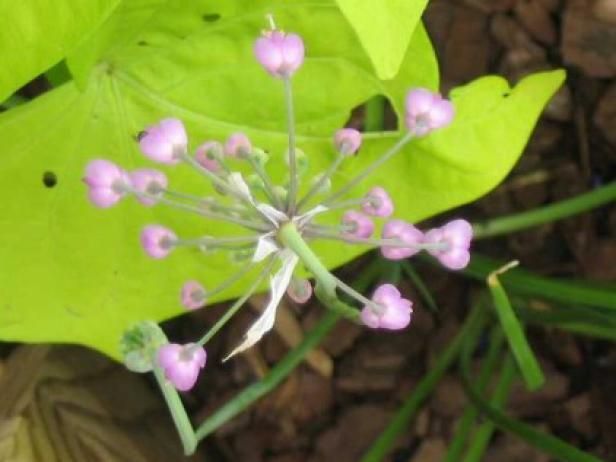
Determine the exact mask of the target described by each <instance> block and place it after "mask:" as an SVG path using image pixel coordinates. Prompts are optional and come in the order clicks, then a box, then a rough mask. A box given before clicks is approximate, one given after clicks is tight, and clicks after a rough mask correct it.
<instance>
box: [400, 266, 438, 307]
mask: <svg viewBox="0 0 616 462" xmlns="http://www.w3.org/2000/svg"><path fill="white" fill-rule="evenodd" d="M401 265H402V269H403V270H404V273H405V274H406V275H407V276H408V278H409V279H410V280H411V281H412V282H413V284H414V285H415V287H416V288H417V290H418V291H419V295H420V296H421V298H422V300H423V301H424V303H425V304H426V306H427V307H428V308H429V309H430V311H432V312H433V313H438V312H439V308H438V305H437V304H436V301H435V300H434V297H433V296H432V293H430V289H428V286H426V284H425V283H424V282H423V279H422V278H421V276H420V275H419V274H418V273H417V271H415V268H413V265H411V263H410V262H409V261H408V260H403V261H402V263H401Z"/></svg>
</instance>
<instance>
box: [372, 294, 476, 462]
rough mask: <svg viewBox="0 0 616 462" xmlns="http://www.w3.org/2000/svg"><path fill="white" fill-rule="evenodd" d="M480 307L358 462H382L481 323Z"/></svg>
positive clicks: (473, 311) (470, 316) (472, 312)
mask: <svg viewBox="0 0 616 462" xmlns="http://www.w3.org/2000/svg"><path fill="white" fill-rule="evenodd" d="M482 308H483V305H480V304H478V305H476V306H475V307H474V308H473V310H472V311H471V313H470V314H469V315H468V317H467V319H466V322H465V323H464V325H463V326H462V328H461V329H460V331H459V332H458V334H457V335H456V336H455V337H454V339H453V340H452V341H451V343H449V345H448V346H447V348H446V349H445V350H444V351H443V352H442V353H441V354H440V355H439V357H438V358H437V360H436V362H435V364H434V365H433V366H432V368H431V369H430V370H429V371H428V373H427V374H426V375H425V376H424V378H423V379H422V380H421V381H420V382H419V383H418V384H417V387H415V390H414V391H413V393H411V394H410V395H409V397H408V398H407V399H406V400H405V401H404V403H403V404H402V406H401V407H400V409H398V411H397V412H396V415H395V416H394V417H393V419H392V420H391V422H390V423H389V425H388V426H387V428H385V430H384V431H383V432H382V433H381V434H380V435H379V437H378V438H377V439H376V441H375V442H374V443H373V444H372V446H371V447H370V448H369V449H368V451H367V452H366V454H364V456H363V457H362V459H361V462H380V461H382V460H384V458H385V455H386V454H387V453H388V452H389V450H390V449H391V446H392V444H393V442H394V441H395V439H396V438H397V437H398V435H400V434H401V433H403V432H404V431H405V430H406V428H407V426H408V425H409V423H410V422H411V421H412V420H413V418H414V417H415V414H416V413H417V411H418V410H419V408H420V406H421V405H422V404H423V402H424V401H425V399H426V398H427V397H428V396H429V395H430V393H431V392H432V390H433V389H434V387H435V386H436V384H437V383H438V382H439V380H440V379H441V378H442V376H443V375H444V374H445V372H446V371H447V369H449V366H450V365H451V364H452V363H453V362H454V361H455V359H456V358H457V357H458V354H459V351H460V348H461V346H462V344H463V341H464V339H465V338H466V337H468V336H470V334H472V333H473V332H474V331H475V329H476V325H477V324H478V323H479V322H480V321H481V316H482V313H484V312H485V311H484V310H483V309H482Z"/></svg>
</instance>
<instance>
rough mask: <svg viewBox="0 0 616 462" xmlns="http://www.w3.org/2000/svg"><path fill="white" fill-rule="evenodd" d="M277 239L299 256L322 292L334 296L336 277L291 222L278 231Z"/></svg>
mask: <svg viewBox="0 0 616 462" xmlns="http://www.w3.org/2000/svg"><path fill="white" fill-rule="evenodd" d="M278 239H280V241H281V242H282V243H283V244H284V245H285V246H286V247H288V248H289V249H291V250H292V251H293V252H295V254H296V255H297V256H298V257H299V259H300V260H301V262H302V263H303V264H304V265H305V266H306V268H308V270H309V271H310V272H311V273H312V275H313V276H314V277H315V279H316V281H317V283H318V285H319V286H320V287H321V288H322V290H323V294H325V295H327V296H328V297H330V298H334V299H335V298H336V278H335V277H334V276H332V274H331V273H330V272H329V271H328V269H327V268H326V267H325V266H324V265H323V263H321V260H320V259H319V257H317V255H316V254H315V253H314V252H313V251H312V249H311V248H310V247H309V246H308V244H306V241H305V240H304V238H303V237H302V235H301V234H300V233H299V231H298V230H297V228H296V227H295V225H294V224H293V223H287V224H285V225H283V226H282V227H281V228H280V231H278Z"/></svg>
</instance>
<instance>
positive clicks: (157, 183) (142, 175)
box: [129, 168, 168, 207]
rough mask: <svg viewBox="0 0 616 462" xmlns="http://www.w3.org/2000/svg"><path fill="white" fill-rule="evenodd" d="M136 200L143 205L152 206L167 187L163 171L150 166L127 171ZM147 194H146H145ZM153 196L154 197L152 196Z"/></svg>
mask: <svg viewBox="0 0 616 462" xmlns="http://www.w3.org/2000/svg"><path fill="white" fill-rule="evenodd" d="M129 176H130V180H131V183H132V186H133V189H134V190H135V191H136V195H137V200H138V201H139V202H141V203H142V204H143V205H145V206H148V207H150V206H152V205H154V204H156V202H158V198H159V197H161V196H162V195H163V192H164V191H165V189H167V184H168V181H167V177H166V176H165V174H164V173H163V172H160V171H158V170H154V169H151V168H142V169H139V170H135V171H133V172H130V173H129ZM146 194H147V196H146ZM152 196H154V197H152Z"/></svg>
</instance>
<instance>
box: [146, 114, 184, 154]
mask: <svg viewBox="0 0 616 462" xmlns="http://www.w3.org/2000/svg"><path fill="white" fill-rule="evenodd" d="M187 146H188V139H187V137H186V130H185V129H184V124H182V122H181V121H180V120H178V119H163V120H161V121H160V122H159V123H158V125H153V126H152V127H148V128H147V129H146V130H145V133H144V135H143V136H142V137H141V138H140V139H139V147H140V148H141V152H143V153H144V154H145V155H146V156H147V157H149V158H150V159H152V160H153V161H155V162H160V163H161V164H177V163H178V162H179V161H180V158H181V157H182V156H183V155H184V154H186V149H187Z"/></svg>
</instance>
